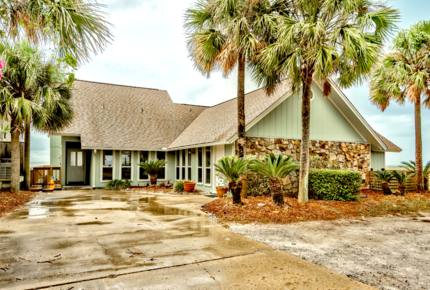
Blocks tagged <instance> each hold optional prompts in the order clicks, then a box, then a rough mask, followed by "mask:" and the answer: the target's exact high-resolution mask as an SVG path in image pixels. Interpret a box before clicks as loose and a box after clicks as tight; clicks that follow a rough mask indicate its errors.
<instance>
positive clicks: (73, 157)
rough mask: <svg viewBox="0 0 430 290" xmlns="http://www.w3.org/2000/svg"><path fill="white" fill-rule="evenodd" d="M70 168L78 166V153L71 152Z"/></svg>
mask: <svg viewBox="0 0 430 290" xmlns="http://www.w3.org/2000/svg"><path fill="white" fill-rule="evenodd" d="M70 166H76V152H75V151H72V152H70Z"/></svg>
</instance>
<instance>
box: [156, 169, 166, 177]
mask: <svg viewBox="0 0 430 290" xmlns="http://www.w3.org/2000/svg"><path fill="white" fill-rule="evenodd" d="M158 178H159V179H165V178H166V173H165V168H164V167H163V168H161V169H160V171H159V172H158Z"/></svg>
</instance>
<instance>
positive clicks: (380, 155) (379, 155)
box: [370, 151, 385, 170]
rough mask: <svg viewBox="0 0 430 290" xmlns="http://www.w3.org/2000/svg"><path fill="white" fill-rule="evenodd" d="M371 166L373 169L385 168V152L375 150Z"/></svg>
mask: <svg viewBox="0 0 430 290" xmlns="http://www.w3.org/2000/svg"><path fill="white" fill-rule="evenodd" d="M370 167H371V168H373V170H381V169H382V168H385V152H373V151H372V154H371V159H370Z"/></svg>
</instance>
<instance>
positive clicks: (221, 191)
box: [216, 186, 228, 198]
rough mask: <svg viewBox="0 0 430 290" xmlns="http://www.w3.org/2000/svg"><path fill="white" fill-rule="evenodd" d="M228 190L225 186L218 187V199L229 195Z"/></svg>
mask: <svg viewBox="0 0 430 290" xmlns="http://www.w3.org/2000/svg"><path fill="white" fill-rule="evenodd" d="M227 191H228V188H227V187H225V186H217V187H216V196H217V197H218V198H223V197H224V196H225V194H226V193H227Z"/></svg>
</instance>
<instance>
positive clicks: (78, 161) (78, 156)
mask: <svg viewBox="0 0 430 290" xmlns="http://www.w3.org/2000/svg"><path fill="white" fill-rule="evenodd" d="M76 166H82V151H79V152H76Z"/></svg>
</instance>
